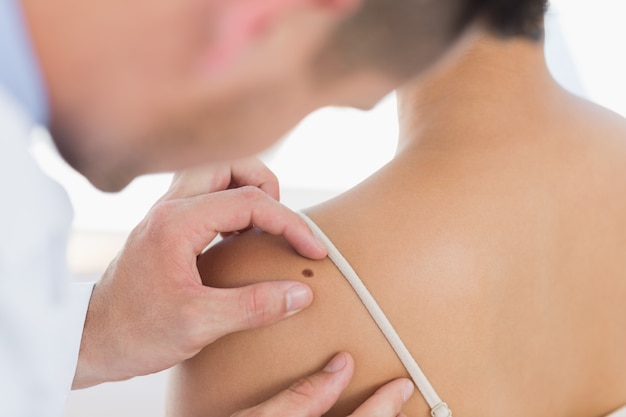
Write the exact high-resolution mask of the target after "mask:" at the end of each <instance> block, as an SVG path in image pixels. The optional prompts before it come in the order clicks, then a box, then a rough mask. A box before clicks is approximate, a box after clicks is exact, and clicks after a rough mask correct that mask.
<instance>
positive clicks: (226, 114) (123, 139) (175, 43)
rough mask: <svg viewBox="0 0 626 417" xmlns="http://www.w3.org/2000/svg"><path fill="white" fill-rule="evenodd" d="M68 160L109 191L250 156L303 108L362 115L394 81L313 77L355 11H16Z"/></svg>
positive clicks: (191, 3)
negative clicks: (346, 109) (343, 108)
mask: <svg viewBox="0 0 626 417" xmlns="http://www.w3.org/2000/svg"><path fill="white" fill-rule="evenodd" d="M23 6H24V10H25V14H26V18H27V21H28V24H29V28H30V31H31V34H32V38H33V43H34V45H35V49H36V52H37V56H38V58H39V61H40V65H41V68H42V71H43V75H44V78H45V81H46V85H47V88H48V93H49V99H50V108H51V120H50V124H49V127H50V130H51V132H52V135H53V138H54V140H55V142H56V144H57V146H58V148H59V150H60V151H61V153H62V155H63V156H64V157H65V159H66V160H67V161H68V162H69V163H70V164H71V165H72V166H74V167H75V168H76V169H77V170H78V171H80V172H81V173H83V174H84V175H85V176H86V177H87V178H88V179H89V180H90V181H91V182H92V183H93V184H94V185H96V186H97V187H99V188H101V189H103V190H108V191H116V190H119V189H121V188H123V187H124V186H126V185H127V184H128V183H129V182H130V181H131V180H132V179H133V178H135V177H136V176H138V175H141V174H145V173H150V172H159V171H172V170H177V169H183V168H187V167H190V166H193V165H196V164H200V163H205V162H209V161H217V160H227V159H235V158H239V157H243V156H247V155H251V154H254V153H257V152H259V151H261V150H263V149H265V148H267V147H268V146H270V145H271V144H272V143H274V142H275V141H277V140H278V139H280V138H281V136H283V135H284V134H285V133H286V132H287V131H288V130H289V129H291V128H292V127H293V126H294V125H295V124H296V123H298V122H299V121H300V120H301V119H302V118H303V117H304V116H306V115H307V114H308V113H310V112H311V111H313V110H315V109H317V108H319V107H322V106H325V105H329V104H337V105H351V106H357V107H369V106H371V105H373V104H374V103H375V102H376V101H377V100H378V99H380V98H381V97H382V96H383V95H385V94H386V93H388V92H389V91H390V90H392V89H393V88H394V87H395V86H396V85H397V84H398V83H399V80H394V79H393V78H391V77H386V76H384V75H383V74H381V73H378V72H375V71H366V70H363V71H358V72H356V71H352V72H351V73H350V74H349V76H343V77H325V76H320V74H317V73H315V72H316V70H315V69H316V68H320V66H319V63H318V62H316V60H317V59H318V58H319V56H320V50H321V49H322V47H323V45H325V44H326V42H327V41H328V38H329V36H330V35H331V34H332V33H333V32H334V31H335V29H336V28H337V27H338V25H340V24H341V23H342V22H343V21H344V20H345V19H346V18H348V17H349V16H350V15H351V14H352V13H354V12H355V11H356V10H357V9H358V7H359V6H360V0H91V1H84V0H56V1H54V2H51V1H49V0H23Z"/></svg>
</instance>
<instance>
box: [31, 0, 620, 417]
mask: <svg viewBox="0 0 626 417" xmlns="http://www.w3.org/2000/svg"><path fill="white" fill-rule="evenodd" d="M552 4H553V7H552V11H551V12H550V17H549V24H548V53H547V56H548V61H549V64H550V67H551V70H552V71H553V73H554V75H555V76H556V77H557V79H559V80H560V81H561V82H562V83H563V84H564V85H566V86H567V87H568V88H570V89H571V90H572V91H574V92H576V93H577V94H580V95H582V96H584V97H587V98H589V99H590V100H593V101H595V102H597V103H599V104H602V105H604V106H606V107H608V108H610V109H612V110H614V111H616V112H618V113H621V114H622V115H626V80H625V78H624V77H625V74H626V52H624V46H623V41H624V40H626V25H624V23H623V21H624V18H625V17H626V2H624V1H623V0H595V1H589V0H553V1H552ZM268 117H271V115H268ZM396 135H397V126H396V119H395V101H394V97H393V96H390V97H388V98H387V99H385V100H384V101H383V102H382V103H381V104H380V105H379V106H378V107H377V108H376V109H374V110H373V111H371V112H368V113H363V112H359V111H356V110H349V109H326V110H321V111H319V112H317V113H315V114H313V115H311V116H310V117H309V118H307V119H306V120H305V121H304V122H303V123H302V124H301V125H300V126H299V127H298V128H296V129H295V130H294V131H293V132H292V133H291V134H290V135H289V137H288V138H287V139H286V140H283V141H281V142H280V143H279V144H278V145H277V146H276V147H275V148H274V149H272V150H271V151H269V152H268V153H266V154H265V155H264V156H263V159H264V160H265V161H266V162H267V163H268V165H269V166H270V167H271V168H272V169H273V170H274V172H276V174H277V175H278V176H279V178H280V179H281V183H282V185H283V194H284V195H285V198H286V200H287V201H286V203H287V204H288V205H290V206H291V207H292V208H294V209H297V208H300V207H302V206H305V205H309V204H313V203H315V202H316V201H319V200H320V199H323V198H326V197H328V196H330V195H333V194H336V193H338V192H341V191H342V190H345V189H347V188H349V187H350V186H352V185H354V184H356V183H357V182H359V181H360V180H362V179H364V178H365V177H366V176H367V175H369V174H370V173H372V172H373V171H375V170H376V169H377V168H379V167H380V166H382V165H383V164H384V163H386V162H387V161H388V160H389V159H390V158H391V157H392V156H393V153H394V150H395V140H396ZM38 136H40V137H45V133H44V132H39V133H38ZM35 153H36V154H37V155H38V157H39V159H40V160H41V161H42V164H43V165H44V166H45V167H46V170H47V171H48V172H49V173H50V174H51V175H52V176H53V177H55V178H56V179H58V180H59V181H60V182H61V183H63V184H64V185H65V186H66V187H67V190H68V192H69V194H70V198H71V200H72V202H73V204H74V208H75V223H74V231H75V236H78V237H79V238H78V241H79V242H80V244H78V245H76V244H75V245H74V246H72V247H71V251H70V252H71V253H70V256H71V259H70V261H71V265H72V267H73V268H74V270H75V271H76V272H77V273H78V274H79V275H81V277H82V278H85V277H87V278H97V276H98V274H99V273H100V271H101V269H102V268H103V267H104V266H105V265H106V262H107V261H108V260H109V259H110V257H111V256H113V255H112V254H113V253H114V252H115V251H116V250H117V248H118V247H119V245H120V244H121V242H122V241H123V237H124V236H125V234H126V233H128V231H129V230H130V228H132V227H133V226H134V225H135V224H136V223H137V222H138V221H139V220H140V219H141V218H142V217H143V215H144V213H145V212H146V211H147V209H148V208H149V207H150V205H151V204H152V202H153V201H154V200H156V199H157V198H158V197H159V196H160V195H161V193H162V192H163V191H164V190H165V189H166V188H167V185H168V183H169V176H167V175H159V176H151V177H147V178H142V179H139V180H137V181H136V182H135V183H133V184H132V185H131V186H130V187H129V188H128V189H127V190H125V191H124V192H122V193H120V194H117V195H108V194H103V193H100V192H97V191H95V190H94V189H93V188H92V187H91V186H90V185H89V184H88V183H87V182H86V181H85V180H84V179H83V178H81V177H80V176H79V175H77V174H75V173H73V172H72V171H71V170H70V169H69V168H67V167H66V166H65V165H64V164H63V163H62V162H60V161H59V160H58V158H57V157H56V156H55V155H54V154H53V152H51V151H50V149H49V148H48V147H47V146H45V145H41V144H39V145H36V147H35ZM77 246H78V247H77ZM90 260H92V261H91V262H90ZM164 380H165V376H164V374H159V375H155V376H151V377H146V378H138V379H135V380H133V381H129V382H124V383H118V384H107V385H103V386H100V387H96V388H93V389H90V390H85V391H81V392H77V393H73V394H72V396H71V398H70V401H69V403H68V408H67V411H66V414H65V416H66V417H78V416H90V417H98V416H112V415H114V416H138V415H141V416H148V415H149V416H159V415H162V402H163V392H164V389H163V387H164Z"/></svg>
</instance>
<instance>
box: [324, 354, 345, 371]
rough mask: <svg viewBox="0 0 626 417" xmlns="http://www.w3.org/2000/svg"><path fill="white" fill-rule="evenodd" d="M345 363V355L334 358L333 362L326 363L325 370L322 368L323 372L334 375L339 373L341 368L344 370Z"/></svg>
mask: <svg viewBox="0 0 626 417" xmlns="http://www.w3.org/2000/svg"><path fill="white" fill-rule="evenodd" d="M346 363H347V362H346V355H343V354H339V355H337V356H335V357H334V358H333V360H332V361H330V362H329V363H328V365H326V368H324V371H325V372H330V373H332V374H334V373H336V372H339V371H341V370H342V369H343V368H345V367H346Z"/></svg>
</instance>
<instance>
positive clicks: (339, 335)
mask: <svg viewBox="0 0 626 417" xmlns="http://www.w3.org/2000/svg"><path fill="white" fill-rule="evenodd" d="M198 264H199V268H200V271H201V274H202V276H203V280H204V282H205V284H206V285H210V286H214V287H239V286H244V285H248V284H252V283H255V282H260V281H272V280H300V281H302V282H305V283H306V284H308V285H309V286H310V287H311V288H312V289H313V293H314V297H315V298H314V302H313V304H312V306H311V307H310V308H308V309H307V310H305V311H303V312H301V313H299V314H297V315H295V316H294V317H291V318H289V319H287V320H285V321H283V322H281V323H278V324H275V325H272V326H270V327H267V328H264V329H259V330H254V331H247V332H240V333H237V334H233V335H230V336H227V337H224V338H222V339H221V340H218V341H217V342H216V343H214V344H212V345H211V346H209V347H207V348H206V349H204V350H203V351H202V352H201V353H200V354H199V355H197V356H196V357H195V358H193V359H191V360H188V361H187V362H185V363H183V364H182V365H180V366H178V367H177V368H175V369H174V370H173V372H172V378H171V381H170V388H169V398H168V415H170V416H203V417H210V416H229V415H231V414H232V413H234V412H236V411H239V410H241V409H245V408H248V407H251V406H254V405H256V404H258V403H260V402H263V401H264V400H266V399H268V398H270V397H271V396H273V395H275V394H277V393H278V392H279V391H281V390H283V389H285V388H287V387H288V386H290V385H291V384H292V383H293V382H295V380H297V379H298V378H300V377H303V376H305V375H307V374H310V373H312V372H314V371H317V370H319V369H321V368H322V367H323V366H324V365H325V363H326V362H327V361H328V360H329V359H330V358H331V357H332V356H333V355H334V354H336V353H337V352H340V351H348V352H350V353H351V354H352V355H353V356H354V359H355V366H356V370H355V375H354V378H353V382H352V383H351V385H350V386H349V388H348V390H347V391H346V393H345V394H344V396H343V397H342V400H340V402H339V404H338V406H337V407H335V408H334V409H333V410H332V412H331V414H329V415H347V414H349V412H350V411H352V410H353V409H354V408H355V407H356V406H357V405H358V404H360V403H361V402H362V401H364V400H365V399H366V398H367V397H369V396H370V395H371V394H372V393H373V392H374V391H375V390H376V389H377V388H378V387H379V386H380V385H382V384H383V383H385V382H387V381H390V380H392V379H395V378H398V377H402V376H407V374H406V371H405V370H404V368H403V367H402V365H401V364H400V362H399V360H398V359H397V358H396V356H395V354H394V352H393V350H392V349H391V348H390V346H389V345H388V343H387V341H386V340H385V339H384V338H383V336H382V335H381V333H380V331H379V330H378V328H377V327H376V325H375V323H374V322H373V321H372V320H371V318H370V317H369V314H368V313H367V310H366V309H365V308H364V307H363V306H362V304H361V302H360V300H359V299H358V297H357V296H356V295H355V293H354V291H353V290H352V288H351V287H350V285H349V284H348V283H347V282H346V281H345V279H344V278H343V276H342V275H341V274H340V273H339V272H338V271H337V269H336V268H335V266H334V265H333V264H332V263H331V262H330V261H329V260H328V259H326V260H323V261H311V260H307V259H304V258H302V257H300V256H298V255H297V254H296V253H295V252H294V251H293V249H291V247H290V246H289V245H288V244H287V243H286V242H285V241H284V240H283V239H282V238H280V237H274V236H270V235H266V234H263V233H261V232H258V231H251V232H248V233H245V234H243V235H240V236H236V237H231V238H229V239H226V240H225V241H224V242H222V243H221V244H219V245H217V246H216V247H214V248H212V249H211V250H210V251H208V253H206V254H205V255H203V256H202V257H201V258H200V259H199V263H198ZM409 406H411V407H412V408H413V409H424V410H426V408H425V405H423V404H421V403H420V402H419V400H415V404H409Z"/></svg>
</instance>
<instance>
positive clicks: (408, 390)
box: [404, 381, 415, 402]
mask: <svg viewBox="0 0 626 417" xmlns="http://www.w3.org/2000/svg"><path fill="white" fill-rule="evenodd" d="M413 392H415V385H413V383H412V382H409V381H407V382H406V386H405V387H404V402H407V401H408V399H409V398H411V395H413Z"/></svg>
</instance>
